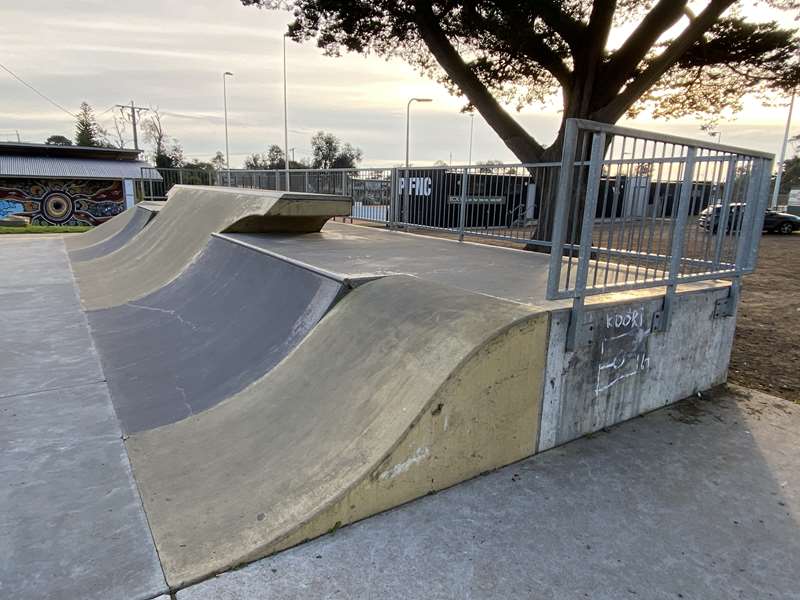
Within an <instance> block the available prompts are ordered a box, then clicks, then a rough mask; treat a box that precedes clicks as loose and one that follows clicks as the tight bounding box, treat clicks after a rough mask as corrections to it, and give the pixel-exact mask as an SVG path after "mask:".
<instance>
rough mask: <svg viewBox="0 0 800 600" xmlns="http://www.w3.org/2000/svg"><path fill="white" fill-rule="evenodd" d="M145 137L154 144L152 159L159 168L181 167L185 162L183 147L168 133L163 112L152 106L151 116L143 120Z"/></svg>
mask: <svg viewBox="0 0 800 600" xmlns="http://www.w3.org/2000/svg"><path fill="white" fill-rule="evenodd" d="M142 131H143V132H144V138H145V140H147V142H149V143H150V144H152V146H153V152H152V156H151V158H152V161H153V163H154V164H155V165H156V168H159V169H169V168H176V167H180V166H182V165H183V164H184V162H185V160H184V156H183V148H182V147H181V145H180V143H179V142H178V141H177V140H176V139H174V138H172V137H170V136H168V135H167V133H166V131H165V130H164V123H163V121H162V117H161V113H160V112H159V110H158V109H157V108H151V109H150V112H149V116H148V117H147V118H146V119H144V121H143V122H142Z"/></svg>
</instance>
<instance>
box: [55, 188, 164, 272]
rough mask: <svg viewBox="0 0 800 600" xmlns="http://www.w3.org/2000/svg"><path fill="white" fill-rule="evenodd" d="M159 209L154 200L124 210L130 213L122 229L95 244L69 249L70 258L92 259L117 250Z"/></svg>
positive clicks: (74, 259)
mask: <svg viewBox="0 0 800 600" xmlns="http://www.w3.org/2000/svg"><path fill="white" fill-rule="evenodd" d="M159 210H161V207H160V206H159V205H157V203H155V202H147V203H145V202H143V203H141V204H137V205H136V206H134V207H133V208H130V209H128V211H125V212H126V213H127V212H129V211H131V213H132V214H131V215H126V218H125V226H124V227H123V228H122V229H120V230H119V231H117V232H115V233H114V234H113V235H111V236H109V237H107V238H105V239H104V240H101V241H100V242H98V243H96V244H93V245H91V246H86V247H84V248H77V249H75V250H71V251H70V253H69V257H70V260H72V261H84V260H92V259H95V258H99V257H101V256H105V255H106V254H111V253H112V252H114V251H115V250H119V249H120V248H122V247H123V246H124V245H125V244H127V243H128V242H130V241H131V240H132V239H133V238H134V236H135V235H136V234H138V233H139V232H140V231H141V230H142V229H144V228H145V227H146V226H147V224H148V223H149V222H150V219H152V218H153V217H154V216H155V215H156V214H157V213H158V211H159ZM123 214H125V213H123ZM119 216H122V215H119ZM115 218H118V217H115Z"/></svg>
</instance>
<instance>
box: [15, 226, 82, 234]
mask: <svg viewBox="0 0 800 600" xmlns="http://www.w3.org/2000/svg"><path fill="white" fill-rule="evenodd" d="M91 228H92V227H91V225H74V226H61V225H25V227H0V234H3V233H81V232H84V231H88V230H90V229H91Z"/></svg>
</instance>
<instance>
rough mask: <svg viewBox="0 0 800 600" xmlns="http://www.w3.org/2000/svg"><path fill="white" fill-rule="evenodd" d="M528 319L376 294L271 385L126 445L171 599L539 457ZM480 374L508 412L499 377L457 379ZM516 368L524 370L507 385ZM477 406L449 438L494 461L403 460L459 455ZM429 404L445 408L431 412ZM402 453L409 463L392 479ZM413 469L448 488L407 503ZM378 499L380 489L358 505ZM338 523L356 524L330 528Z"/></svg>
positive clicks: (390, 285)
mask: <svg viewBox="0 0 800 600" xmlns="http://www.w3.org/2000/svg"><path fill="white" fill-rule="evenodd" d="M265 309H266V307H265ZM529 317H530V312H529V310H527V309H525V308H524V307H521V306H519V305H516V304H512V303H508V302H502V301H499V300H496V299H492V298H487V297H485V296H481V295H477V294H465V293H464V292H463V291H461V290H456V289H453V288H449V287H446V286H441V285H437V284H433V283H429V282H424V281H420V280H416V279H413V278H408V277H402V276H398V277H387V278H383V279H379V280H377V281H373V282H369V283H365V284H364V285H361V286H359V287H357V288H356V289H355V290H353V291H352V292H350V293H348V294H347V296H345V297H344V298H343V299H342V300H341V301H340V302H339V303H338V304H337V305H336V306H335V307H334V308H333V309H332V310H331V311H330V312H329V313H328V314H327V315H326V316H325V318H324V319H322V320H321V321H320V322H319V324H317V326H316V327H315V328H314V329H313V330H312V331H311V332H310V333H309V334H308V335H307V336H306V337H305V339H304V340H303V341H302V343H301V344H299V345H298V346H297V347H296V348H295V349H294V351H293V352H292V353H291V354H289V356H287V357H286V359H285V360H283V361H282V362H281V363H280V364H278V365H277V366H276V367H275V368H274V369H273V370H272V371H270V372H269V373H268V374H267V375H266V376H265V377H263V378H262V379H260V380H258V381H256V382H254V383H253V384H252V385H250V386H249V387H247V388H245V389H244V390H242V391H241V392H239V393H238V394H236V395H234V396H231V397H230V398H228V399H226V400H225V401H224V402H221V403H220V404H217V405H216V406H214V407H212V408H210V409H209V410H206V411H204V412H202V413H199V414H197V415H194V416H192V417H189V418H186V419H183V420H181V421H179V422H176V423H172V424H170V425H165V426H163V427H160V428H157V429H152V430H148V431H143V432H139V433H133V434H131V435H130V436H129V437H128V439H127V442H126V443H127V448H128V452H129V455H130V457H131V462H132V465H133V468H134V473H135V476H136V480H137V482H138V484H139V486H140V491H141V492H142V499H143V501H144V504H145V509H146V511H147V514H148V519H149V522H150V526H151V529H152V531H153V535H154V539H155V541H156V545H157V548H158V551H159V556H160V557H161V561H162V566H163V567H164V570H165V574H166V576H167V581H168V583H169V584H170V585H171V586H172V587H173V588H179V587H182V586H185V585H187V584H189V583H191V582H194V581H198V580H200V579H203V578H205V577H208V576H210V575H212V574H214V573H217V572H221V571H224V570H226V569H228V568H231V567H233V566H235V565H238V564H241V563H243V562H247V561H250V560H254V559H256V558H258V557H260V556H264V555H266V554H269V553H271V552H274V551H276V550H278V549H280V548H281V547H284V546H285V545H287V544H288V545H291V544H292V543H297V542H299V541H302V539H303V538H304V537H314V536H315V535H319V534H320V533H324V531H322V532H317V530H316V529H314V527H318V528H319V527H322V528H324V530H325V531H327V529H329V528H330V527H331V526H335V522H336V521H338V522H345V521H347V520H348V519H353V518H361V517H354V516H353V515H355V514H365V515H366V514H372V513H373V512H375V511H377V510H383V509H385V508H389V507H391V506H392V505H394V504H396V503H399V502H402V501H405V500H407V499H410V497H408V493H411V494H415V495H421V494H424V493H427V492H429V491H430V490H431V489H432V488H433V489H435V488H436V486H437V485H452V484H453V483H455V482H456V481H457V480H461V479H464V478H466V477H468V476H474V475H475V474H477V473H478V472H481V471H482V470H486V468H489V467H487V466H486V465H487V464H494V463H492V462H491V461H492V460H495V459H496V460H505V461H506V462H503V464H508V462H511V461H512V460H518V458H519V455H520V454H522V455H527V454H530V453H532V452H533V445H534V443H535V438H536V434H535V431H534V428H535V427H536V415H537V414H538V410H539V409H538V406H539V404H538V399H537V398H538V396H537V394H538V390H539V389H540V383H537V381H536V377H538V375H537V374H536V373H537V371H538V372H541V371H543V360H544V352H545V346H546V329H547V319H546V314H538V315H535V321H533V322H532V323H533V325H531V323H529V322H528V320H527V319H528V318H529ZM541 317H545V318H541ZM531 327H533V329H535V331H534V333H535V334H536V335H534V336H531V335H528V334H530V333H531V331H532V329H531ZM498 332H502V333H503V334H507V335H508V336H512V335H513V336H516V337H509V338H508V339H514V340H517V345H509V344H505V345H504V344H502V343H498V344H494V343H491V340H501V341H502V340H504V339H505V338H501V337H498V336H500V335H501V334H500V333H498ZM523 333H524V334H525V335H522V334H523ZM518 334H519V335H518ZM531 347H532V348H533V350H532V351H529V349H530V348H531ZM523 348H524V349H525V351H523V350H522V349H523ZM537 348H538V350H537ZM492 349H495V350H504V351H505V353H500V354H497V353H493V352H492ZM473 360H474V361H477V362H478V363H479V364H480V365H483V366H486V365H491V369H493V370H496V371H497V372H498V376H497V379H496V380H497V381H498V383H497V385H496V387H497V391H498V392H497V393H498V396H501V397H502V398H500V399H499V400H498V399H496V400H497V401H498V402H500V404H493V403H492V400H491V398H492V392H493V390H491V388H492V385H490V384H487V383H486V382H487V381H492V382H494V381H495V380H494V379H492V377H494V374H493V372H490V373H489V374H487V372H484V371H481V372H480V373H478V374H477V375H476V376H478V382H476V380H475V379H473V378H471V377H473V375H474V374H472V373H471V372H470V371H469V370H468V369H461V366H463V365H469V364H473V363H472V362H470V361H473ZM529 361H538V363H537V365H538V366H537V367H536V368H535V367H534V366H532V365H531V364H530V362H529ZM509 364H513V365H514V366H513V368H514V369H516V370H515V371H513V372H509V371H507V370H506V365H509ZM487 368H488V367H487ZM508 369H511V367H508ZM457 373H460V375H457ZM462 383H463V386H464V387H463V388H460V387H458V386H460V385H462ZM487 386H488V387H487ZM512 386H518V388H519V389H520V390H522V391H521V392H517V389H518V388H517V387H512ZM447 390H450V391H451V392H452V395H448V392H447ZM512 396H513V397H514V398H520V400H519V402H520V404H519V405H514V406H513V407H512V408H511V409H510V412H512V413H513V416H512V417H510V418H509V419H508V420H509V422H510V423H506V424H505V426H506V428H503V427H501V426H500V425H499V424H498V423H497V422H491V418H492V417H493V415H494V414H496V413H503V414H505V408H504V407H503V404H508V405H510V404H511V402H512ZM466 397H469V398H470V399H471V401H474V402H475V405H474V406H473V407H472V408H473V409H474V410H473V412H470V413H469V416H466V413H464V414H459V413H457V412H454V413H453V417H452V418H450V421H449V422H450V424H451V427H450V429H449V430H448V431H450V432H451V433H453V432H456V431H461V433H462V434H463V435H464V436H466V438H467V439H468V440H473V439H480V440H481V443H483V446H481V447H482V448H483V451H482V452H483V454H485V455H486V456H485V457H483V456H479V457H476V455H475V453H474V449H470V448H469V447H468V446H469V444H468V443H467V447H459V450H458V460H451V458H452V456H451V455H450V454H448V452H450V450H452V449H448V450H444V451H443V452H444V454H439V451H438V450H436V448H435V447H434V446H431V449H429V450H425V449H422V448H416V447H413V448H412V447H410V446H409V447H408V448H407V446H406V444H405V442H403V440H405V439H410V438H409V436H411V435H413V433H409V432H416V433H419V435H423V436H431V439H432V441H431V442H430V444H435V441H436V439H437V438H442V439H450V440H451V441H452V442H453V444H454V445H456V444H457V443H463V441H462V440H458V439H456V438H447V436H445V435H439V433H438V432H441V428H442V423H444V428H445V430H447V427H448V425H447V423H448V420H447V419H448V418H449V417H448V415H450V411H451V409H452V410H455V407H457V406H459V404H458V402H460V401H461V400H462V399H463V398H466ZM436 398H441V400H436ZM487 398H488V399H489V400H487ZM484 401H485V402H484ZM432 403H433V404H437V403H438V405H437V406H434V408H433V410H432V411H431V412H427V411H426V408H425V407H427V406H429V405H431V404H432ZM431 415H433V416H431ZM438 417H441V419H439V420H438V421H436V423H433V422H432V421H431V420H432V419H434V420H435V419H438ZM485 419H489V420H490V421H486V420H485ZM473 421H474V422H475V425H474V426H472V425H469V426H468V425H467V424H468V423H472V422H473ZM417 422H419V424H418V425H416V426H415V425H414V424H415V423H417ZM459 423H460V425H457V424H459ZM517 427H518V428H519V429H520V430H524V432H523V433H522V434H517V433H516V432H517V431H518V430H517V429H515V428H517ZM510 430H513V431H514V433H508V432H509V431H510ZM484 436H486V437H485V438H484ZM409 443H410V442H409ZM415 443H416V442H415ZM426 443H427V442H426ZM517 446H519V448H517ZM511 447H513V450H509V453H510V454H511V455H512V458H508V457H507V455H506V454H504V452H505V451H506V448H511ZM395 451H398V452H406V451H408V452H410V453H411V457H410V458H409V459H408V460H407V461H404V462H403V463H401V464H400V465H399V466H392V467H391V468H389V467H390V465H393V464H394V463H392V462H390V459H391V457H392V456H394V454H393V453H394V452H395ZM452 453H453V454H454V453H455V450H452ZM526 453H527V454H526ZM495 455H498V456H500V455H502V456H500V458H496V456H495ZM484 461H489V462H484ZM418 463H425V464H426V465H428V466H431V468H433V467H434V466H436V465H439V464H441V468H442V470H443V471H444V473H437V474H436V481H434V478H433V477H432V476H431V475H430V473H432V472H433V471H426V470H424V469H423V471H420V472H419V473H422V474H419V475H414V476H415V477H418V479H416V480H414V482H413V483H414V485H416V486H417V487H413V486H412V488H413V489H411V488H408V489H411V491H410V492H409V491H408V490H407V489H406V488H403V487H402V486H401V484H400V483H399V482H401V481H403V478H402V477H400V476H401V475H404V473H406V472H407V473H409V474H410V473H412V472H413V473H418V472H417V471H414V470H410V468H411V467H412V466H415V465H416V464H418ZM425 468H426V469H427V467H425ZM379 472H380V473H381V474H379ZM464 473H471V475H470V474H468V475H465V474H464ZM370 474H373V475H374V477H373V476H372V475H370ZM395 476H398V478H397V479H394V477H395ZM440 476H441V477H442V479H441V481H440V479H439V477H440ZM454 477H459V478H460V479H456V480H453V479H452V478H454ZM448 478H450V479H448ZM372 483H376V485H379V486H385V487H383V488H381V489H375V490H371V491H370V490H367V491H366V492H364V493H363V494H361V492H358V490H362V489H365V486H366V488H368V487H369V486H370V485H371V484H372ZM404 485H405V484H404ZM420 490H421V491H420ZM353 494H361V495H360V496H359V497H360V498H361V499H357V497H356V496H353ZM344 498H351V499H352V503H344V504H342V503H343V502H345V501H344ZM338 508H342V510H344V511H345V512H347V511H350V510H352V511H354V512H353V513H352V514H349V513H348V515H347V516H336V515H334V514H333V513H331V512H330V511H332V510H336V509H338ZM362 510H363V511H366V512H365V513H359V511H362ZM325 519H328V521H326V520H325Z"/></svg>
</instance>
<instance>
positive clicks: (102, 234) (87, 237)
mask: <svg viewBox="0 0 800 600" xmlns="http://www.w3.org/2000/svg"><path fill="white" fill-rule="evenodd" d="M135 215H136V207H135V206H134V207H132V208H129V209H127V210H125V211H123V212H121V213H119V214H118V215H116V216H114V217H111V218H110V219H109V220H108V221H106V222H105V223H103V224H101V225H98V226H97V227H93V228H92V229H90V230H89V231H84V232H83V233H79V234H77V235H71V236H68V237H66V238H65V239H64V245H65V246H66V247H67V250H69V251H70V252H72V251H73V250H80V249H82V248H88V247H89V246H94V245H95V244H99V243H100V242H102V241H104V240H107V239H108V238H110V237H111V236H113V235H116V234H117V233H119V232H120V231H121V230H122V229H124V228H125V226H126V225H127V224H128V222H129V221H130V220H131V219H133V218H134V217H135Z"/></svg>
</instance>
